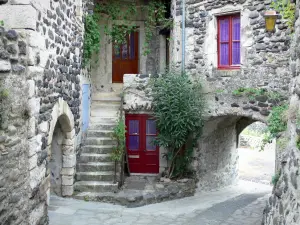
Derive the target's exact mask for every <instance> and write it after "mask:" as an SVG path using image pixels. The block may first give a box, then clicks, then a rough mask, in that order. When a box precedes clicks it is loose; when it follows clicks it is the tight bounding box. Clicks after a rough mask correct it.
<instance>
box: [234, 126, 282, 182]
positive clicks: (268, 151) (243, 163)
mask: <svg viewBox="0 0 300 225" xmlns="http://www.w3.org/2000/svg"><path fill="white" fill-rule="evenodd" d="M266 130H267V125H266V124H264V123H261V122H254V123H252V124H250V125H248V126H247V127H246V128H244V129H243V131H242V132H241V133H240V134H239V143H238V152H239V179H241V180H247V181H252V182H255V183H261V184H267V185H269V184H271V181H272V177H273V175H274V174H275V163H276V140H273V141H272V142H271V143H267V144H263V139H264V137H265V135H266Z"/></svg>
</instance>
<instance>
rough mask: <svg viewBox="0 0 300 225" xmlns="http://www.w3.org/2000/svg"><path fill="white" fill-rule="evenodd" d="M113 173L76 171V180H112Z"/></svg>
mask: <svg viewBox="0 0 300 225" xmlns="http://www.w3.org/2000/svg"><path fill="white" fill-rule="evenodd" d="M114 175H115V173H114V172H113V171H101V172H78V173H76V180H77V181H111V182H112V181H114Z"/></svg>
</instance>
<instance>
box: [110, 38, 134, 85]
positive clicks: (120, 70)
mask: <svg viewBox="0 0 300 225" xmlns="http://www.w3.org/2000/svg"><path fill="white" fill-rule="evenodd" d="M138 48H139V33H138V32H132V33H131V34H128V35H127V43H125V44H123V45H116V44H113V49H112V51H113V54H112V82H113V83H123V76H124V74H138V62H139V60H138V54H139V49H138Z"/></svg>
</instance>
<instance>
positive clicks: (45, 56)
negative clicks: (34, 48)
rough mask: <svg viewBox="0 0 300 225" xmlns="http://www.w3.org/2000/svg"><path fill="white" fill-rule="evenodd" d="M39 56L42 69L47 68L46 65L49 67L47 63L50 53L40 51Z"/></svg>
mask: <svg viewBox="0 0 300 225" xmlns="http://www.w3.org/2000/svg"><path fill="white" fill-rule="evenodd" d="M39 56H40V64H39V65H40V66H41V67H43V68H45V67H46V65H47V61H48V59H49V53H48V51H40V54H39Z"/></svg>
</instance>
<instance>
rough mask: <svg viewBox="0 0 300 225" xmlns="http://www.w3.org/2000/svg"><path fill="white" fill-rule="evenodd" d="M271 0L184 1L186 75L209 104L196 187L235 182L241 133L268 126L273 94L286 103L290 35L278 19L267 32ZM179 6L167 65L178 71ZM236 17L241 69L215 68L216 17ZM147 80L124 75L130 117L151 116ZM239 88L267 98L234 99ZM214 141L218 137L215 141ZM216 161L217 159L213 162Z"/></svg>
mask: <svg viewBox="0 0 300 225" xmlns="http://www.w3.org/2000/svg"><path fill="white" fill-rule="evenodd" d="M270 3H271V1H268V0H266V1H254V0H243V1H239V0H236V1H210V0H187V1H186V18H185V19H186V30H185V33H186V40H185V43H186V44H185V56H186V58H185V66H186V71H187V72H188V73H189V74H190V75H191V76H192V77H193V78H195V79H200V80H201V81H202V83H203V86H204V92H205V93H204V94H205V96H206V100H207V109H206V121H207V122H206V123H205V126H204V130H205V132H204V135H203V136H202V137H201V138H200V139H199V142H198V147H197V148H196V149H195V157H194V158H195V160H194V163H193V167H194V169H195V171H196V173H197V177H198V178H199V183H198V187H199V188H200V189H202V190H209V189H211V188H217V187H221V186H224V185H228V184H231V183H234V182H235V181H236V180H237V178H238V174H237V166H238V165H237V162H238V154H237V146H238V136H239V134H240V133H241V131H242V130H243V129H244V128H246V127H247V126H248V125H250V124H251V123H253V122H255V121H261V122H264V123H266V119H267V116H268V115H269V113H270V110H271V108H272V107H273V106H274V105H276V104H278V102H276V101H275V99H274V98H272V97H270V96H272V94H274V93H275V92H276V93H279V94H280V95H281V97H280V102H281V103H283V102H284V101H287V99H288V96H289V83H290V81H291V78H292V76H291V73H290V70H289V57H290V44H291V35H290V34H291V31H290V29H289V28H288V27H287V25H286V23H285V22H284V21H283V20H281V19H278V20H277V23H276V31H275V32H274V33H268V32H266V30H265V20H264V17H263V14H264V12H265V10H266V9H267V8H269V6H270ZM181 6H182V5H181V1H178V0H177V1H175V0H174V1H172V13H173V17H174V28H173V30H172V32H171V37H172V41H171V47H170V52H171V62H172V63H173V64H175V67H178V68H179V67H180V65H181V62H182V61H181V60H182V42H183V40H182V30H181V23H182V7H181ZM236 13H239V14H240V16H241V68H240V69H238V70H219V69H218V67H217V61H218V60H217V18H218V16H221V15H230V14H236ZM147 80H148V77H147V76H144V75H140V76H136V77H130V75H128V76H126V79H125V81H124V88H125V89H127V90H126V93H127V94H126V95H127V97H126V96H125V102H126V104H125V106H124V108H125V110H126V111H129V112H132V113H137V112H140V113H145V112H146V113H147V112H149V111H151V99H150V98H149V97H147V93H149V89H148V88H147ZM238 88H256V89H265V90H266V91H267V93H268V94H265V95H263V96H257V97H255V98H252V99H251V98H248V97H246V96H243V95H242V96H236V95H234V94H233V92H234V91H235V90H237V89H238ZM216 137H217V138H216ZM216 159H217V160H216Z"/></svg>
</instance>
